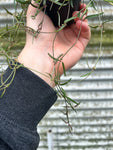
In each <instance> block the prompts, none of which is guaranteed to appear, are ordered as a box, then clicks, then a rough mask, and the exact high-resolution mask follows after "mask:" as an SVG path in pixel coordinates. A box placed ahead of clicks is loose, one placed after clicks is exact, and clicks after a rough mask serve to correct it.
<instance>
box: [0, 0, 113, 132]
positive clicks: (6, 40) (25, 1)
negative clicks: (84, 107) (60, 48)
mask: <svg viewBox="0 0 113 150" xmlns="http://www.w3.org/2000/svg"><path fill="white" fill-rule="evenodd" d="M34 1H35V2H36V3H37V4H38V6H35V5H34V4H32V3H31V0H14V9H15V12H14V13H12V12H10V11H9V10H7V9H6V8H4V9H5V10H6V12H7V13H8V14H9V15H11V16H13V25H12V26H8V25H7V24H6V27H3V28H0V40H1V42H0V56H1V57H2V58H3V60H4V61H3V62H2V65H4V63H6V62H7V64H8V66H9V67H10V68H11V69H12V72H11V74H10V76H9V77H8V78H7V79H6V81H4V80H3V76H4V72H3V73H2V75H1V85H0V90H1V91H2V94H1V96H3V95H4V93H5V91H6V89H7V88H8V87H9V86H10V84H11V83H12V82H13V80H14V77H15V74H16V70H17V69H18V68H19V67H24V66H23V65H19V64H18V63H15V60H14V58H16V57H17V56H18V52H17V51H15V50H14V49H15V47H19V46H20V45H24V43H23V42H20V39H18V37H19V34H20V33H22V34H23V31H26V32H27V33H29V34H31V35H32V36H33V38H36V37H37V36H38V35H39V34H40V33H41V29H42V25H43V20H44V17H43V18H42V20H41V22H40V24H39V25H38V28H37V30H36V31H35V30H34V29H32V28H30V27H28V26H26V23H25V21H26V11H27V7H28V5H29V4H31V5H32V6H33V7H36V9H37V11H36V14H35V15H34V16H31V17H32V18H35V17H36V16H37V15H38V13H39V12H40V11H42V10H43V11H45V10H46V0H34ZM104 1H106V2H109V3H110V4H113V0H104ZM50 2H51V4H52V5H53V4H57V5H58V7H59V10H60V8H61V7H63V6H66V5H68V6H69V10H70V6H73V0H64V1H60V0H57V1H56V0H50ZM42 3H43V5H42ZM82 3H84V0H83V1H82ZM52 5H51V8H52ZM18 7H21V11H20V12H19V11H18ZM89 7H92V9H94V10H95V12H96V13H95V14H93V15H89V16H87V17H86V19H90V18H95V17H98V18H99V25H96V26H91V25H90V26H91V28H95V29H96V28H98V29H100V31H101V35H100V50H99V53H98V58H97V61H96V63H95V64H94V66H93V67H92V68H90V66H89V64H88V60H87V64H88V66H89V68H90V69H91V71H90V72H88V73H87V74H84V75H82V76H81V77H82V78H84V79H86V78H87V77H88V76H89V75H90V74H91V73H92V72H93V71H94V70H95V69H96V65H97V63H98V61H99V57H100V52H101V49H102V35H103V28H104V24H105V23H106V22H108V21H111V20H102V18H103V15H104V12H103V9H102V4H101V1H100V0H99V1H96V0H89V1H88V3H87V6H86V10H85V11H84V13H83V15H82V16H80V13H81V11H82V10H80V12H79V13H78V15H77V17H78V18H81V20H82V17H83V16H84V15H85V14H86V13H87V10H88V8H89ZM99 7H101V11H99ZM69 10H68V11H69ZM57 13H58V22H59V23H58V24H59V28H58V29H57V30H56V31H54V32H55V33H56V34H55V37H54V40H53V43H52V51H53V53H52V55H51V54H48V55H49V57H50V58H51V59H53V63H54V70H53V73H54V74H55V77H54V79H53V78H52V75H51V74H43V75H44V76H46V77H48V78H51V80H53V81H54V82H55V84H56V91H57V93H58V96H59V97H61V98H63V99H64V103H65V112H63V113H64V114H65V116H66V119H65V120H63V121H64V122H65V123H66V124H67V125H68V127H69V131H70V132H71V130H72V127H71V124H70V120H69V109H70V108H71V109H72V110H74V111H75V112H76V107H77V106H78V105H79V103H78V102H76V101H75V100H73V99H71V98H70V97H68V96H67V94H66V92H65V90H64V89H63V85H66V84H68V83H69V82H70V81H71V79H69V80H68V81H66V82H65V81H62V80H60V74H59V73H58V70H59V66H60V64H62V68H63V72H64V76H66V71H65V64H64V63H63V61H62V60H63V58H64V57H65V55H67V53H68V52H69V51H71V49H72V47H73V46H74V45H75V44H76V42H77V40H78V38H79V36H80V32H81V30H80V31H79V33H78V37H77V40H76V41H75V43H74V44H73V45H72V46H71V47H70V48H69V49H68V50H67V52H66V53H64V54H60V55H59V56H58V57H57V58H55V56H54V42H55V39H56V35H57V33H58V32H59V31H61V30H62V29H64V28H65V27H66V25H67V24H68V23H69V22H70V21H72V20H73V19H75V18H76V17H69V13H68V15H67V18H66V19H65V21H64V23H63V24H62V25H60V19H61V18H60V15H59V11H58V12H57ZM81 25H82V24H81ZM47 33H49V32H47ZM45 34H46V33H45ZM56 63H57V64H58V68H57V70H56V68H55V66H56ZM12 66H13V67H12ZM29 69H31V70H32V68H29ZM40 73H41V72H40ZM41 74H42V73H41ZM84 79H82V80H84Z"/></svg>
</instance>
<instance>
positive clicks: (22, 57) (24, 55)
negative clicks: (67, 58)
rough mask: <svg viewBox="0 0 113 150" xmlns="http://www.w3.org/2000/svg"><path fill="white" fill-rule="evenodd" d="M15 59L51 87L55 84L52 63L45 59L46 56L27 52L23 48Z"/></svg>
mask: <svg viewBox="0 0 113 150" xmlns="http://www.w3.org/2000/svg"><path fill="white" fill-rule="evenodd" d="M17 61H18V62H19V63H21V64H22V65H23V66H24V67H26V68H27V69H29V70H30V71H31V72H33V73H34V74H35V75H37V76H39V77H40V78H41V79H43V80H44V81H45V82H46V83H47V84H49V85H50V86H51V87H52V88H53V87H54V86H55V82H54V72H53V67H52V63H50V62H49V61H48V60H46V58H45V59H44V58H41V57H39V56H38V55H36V54H35V53H34V54H33V52H32V53H31V52H29V50H28V49H27V50H26V49H23V50H22V52H21V53H20V54H19V56H18V58H17Z"/></svg>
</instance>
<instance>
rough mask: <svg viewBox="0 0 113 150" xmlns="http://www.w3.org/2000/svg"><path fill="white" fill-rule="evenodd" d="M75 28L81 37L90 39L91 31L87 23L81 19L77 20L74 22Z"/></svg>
mask: <svg viewBox="0 0 113 150" xmlns="http://www.w3.org/2000/svg"><path fill="white" fill-rule="evenodd" d="M76 28H77V29H78V30H79V31H80V34H81V36H82V38H84V39H90V36H91V32H90V27H89V26H88V23H87V22H85V21H82V20H78V21H77V22H76Z"/></svg>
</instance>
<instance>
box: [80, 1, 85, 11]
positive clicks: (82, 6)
mask: <svg viewBox="0 0 113 150" xmlns="http://www.w3.org/2000/svg"><path fill="white" fill-rule="evenodd" d="M80 11H81V12H84V11H86V4H84V3H81V4H80Z"/></svg>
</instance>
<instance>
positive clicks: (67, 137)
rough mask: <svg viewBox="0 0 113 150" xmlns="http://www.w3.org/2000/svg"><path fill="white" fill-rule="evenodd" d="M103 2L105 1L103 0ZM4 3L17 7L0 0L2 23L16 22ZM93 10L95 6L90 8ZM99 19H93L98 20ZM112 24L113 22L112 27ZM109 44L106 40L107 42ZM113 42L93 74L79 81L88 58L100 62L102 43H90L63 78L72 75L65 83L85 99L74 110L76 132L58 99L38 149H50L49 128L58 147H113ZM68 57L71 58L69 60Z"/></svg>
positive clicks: (89, 149) (100, 149)
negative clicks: (48, 145) (48, 144)
mask: <svg viewBox="0 0 113 150" xmlns="http://www.w3.org/2000/svg"><path fill="white" fill-rule="evenodd" d="M102 2H103V1H102ZM3 6H5V7H7V8H8V9H9V10H11V11H12V12H13V11H14V7H13V0H7V1H5V0H0V26H1V27H2V26H5V25H6V24H7V23H8V24H12V23H13V18H11V17H10V16H9V15H6V12H5V11H4V9H3ZM112 8H113V7H112V6H106V5H105V7H104V9H105V10H106V16H105V17H108V16H109V17H112V16H111V15H112V14H113V11H112ZM89 11H91V10H89ZM97 21H98V20H96V21H94V20H91V22H94V23H96V22H97ZM111 27H112V25H111V26H110V28H111ZM104 44H105V43H104ZM110 45H112V43H110V44H109V45H108V46H105V47H103V49H102V55H101V57H100V60H99V62H98V64H97V67H96V70H95V71H94V72H93V73H92V74H91V75H90V76H89V78H87V79H85V80H83V81H82V82H79V81H80V80H81V77H80V76H81V75H83V74H85V73H88V72H89V71H90V69H89V68H88V66H87V63H86V58H87V56H88V63H89V66H90V67H93V65H94V64H95V62H96V59H97V57H98V56H97V54H98V50H99V46H98V45H97V43H95V44H94V45H93V47H92V46H90V45H89V46H88V47H87V49H86V53H87V55H86V54H84V56H83V58H82V59H81V60H80V61H79V63H78V64H77V65H76V66H74V67H73V68H72V69H71V70H69V71H67V76H66V77H64V76H62V79H63V80H65V81H66V80H68V79H70V78H72V81H71V82H70V83H69V84H68V85H67V86H64V89H65V90H66V91H67V94H68V95H69V96H70V97H72V98H73V99H75V100H77V101H78V102H81V104H80V105H79V107H77V113H74V112H73V111H71V110H70V112H69V113H70V121H71V123H72V127H73V134H69V132H68V127H67V125H66V124H65V123H64V122H63V121H62V120H61V119H60V117H62V118H65V117H64V115H63V114H62V113H61V111H63V110H64V107H63V100H62V99H58V101H57V102H56V103H55V105H54V106H53V107H52V108H51V109H50V111H49V112H48V113H47V115H46V116H45V117H44V119H43V120H42V121H41V123H40V125H39V126H38V132H39V133H40V136H41V142H40V146H39V148H38V150H47V149H48V147H47V132H48V130H49V129H51V130H52V132H53V142H54V150H113V48H112V46H110ZM67 61H68V60H67Z"/></svg>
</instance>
